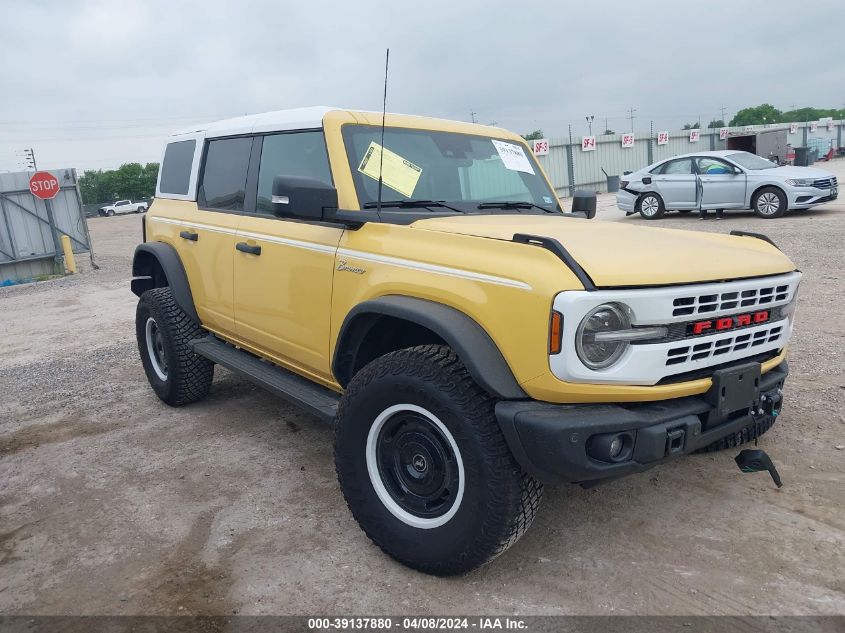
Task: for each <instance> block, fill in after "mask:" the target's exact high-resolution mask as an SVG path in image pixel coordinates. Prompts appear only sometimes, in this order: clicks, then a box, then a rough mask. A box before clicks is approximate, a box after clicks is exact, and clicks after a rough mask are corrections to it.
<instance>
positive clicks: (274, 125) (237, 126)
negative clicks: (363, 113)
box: [173, 106, 344, 138]
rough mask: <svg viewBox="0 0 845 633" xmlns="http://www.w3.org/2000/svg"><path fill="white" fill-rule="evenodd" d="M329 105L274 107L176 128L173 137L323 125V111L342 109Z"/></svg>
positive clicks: (223, 134)
mask: <svg viewBox="0 0 845 633" xmlns="http://www.w3.org/2000/svg"><path fill="white" fill-rule="evenodd" d="M343 109H344V108H332V107H328V106H311V107H308V108H293V109H291V110H276V111H274V112H263V113H261V114H249V115H247V116H239V117H234V118H232V119H223V120H222V121H214V122H212V123H203V124H201V125H197V126H194V127H191V128H187V129H184V130H179V131H178V132H175V133H174V134H173V136H181V135H183V134H197V133H204V134H205V136H206V137H212V138H213V137H216V136H234V135H237V134H252V133H255V132H277V131H284V130H303V129H309V128H321V127H323V117H324V116H325V114H326V112H332V111H334V110H343Z"/></svg>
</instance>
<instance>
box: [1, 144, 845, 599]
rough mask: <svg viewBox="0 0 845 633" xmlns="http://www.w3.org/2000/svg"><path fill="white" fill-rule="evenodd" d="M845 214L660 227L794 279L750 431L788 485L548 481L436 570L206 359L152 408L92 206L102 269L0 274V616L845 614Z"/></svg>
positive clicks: (124, 300) (703, 462)
mask: <svg viewBox="0 0 845 633" xmlns="http://www.w3.org/2000/svg"><path fill="white" fill-rule="evenodd" d="M829 167H830V168H831V169H833V170H834V171H836V172H837V173H838V175H839V177H840V181H842V180H843V178H845V162H841V161H840V162H834V163H831V164H830V165H829ZM843 212H845V200H843V201H837V202H836V203H834V204H829V205H825V206H824V207H821V208H819V209H816V210H813V211H805V212H796V213H792V214H790V215H788V216H787V217H785V218H782V219H779V220H770V221H764V220H760V219H758V218H756V217H755V216H753V215H752V214H750V213H734V214H730V215H729V216H728V217H727V219H725V220H724V221H721V222H716V221H714V220H711V221H708V222H699V221H697V220H695V219H694V218H690V217H684V216H677V215H670V216H668V217H666V218H665V219H664V220H662V221H661V222H660V223H657V224H656V225H657V226H666V227H675V228H687V229H693V230H704V231H718V232H725V233H727V232H728V231H730V230H732V229H744V230H751V231H759V232H764V233H766V234H767V235H769V236H770V237H771V238H772V239H773V240H774V241H775V242H776V243H778V244H779V245H780V247H781V248H782V249H783V250H784V251H786V252H787V253H788V254H790V255H791V256H792V257H793V259H794V260H795V262H796V263H797V264H798V266H799V268H800V269H801V270H802V271H803V272H804V273H805V278H804V281H803V283H802V288H801V300H800V308H799V311H798V323H797V328H796V333H795V337H794V342H793V344H792V346H791V358H790V365H791V368H792V376H791V378H790V380H789V382H788V383H787V388H786V408H785V411H784V413H783V415H782V416H781V417H780V418H779V421H778V424H777V425H776V426H775V428H774V429H773V430H772V431H770V432H769V433H768V434H767V435H766V436H765V437H764V438H763V439H762V440H761V442H760V445H761V447H762V448H764V449H766V450H767V451H769V453H770V454H771V455H772V457H773V458H774V460H775V462H776V464H777V466H778V468H779V470H780V472H781V475H782V477H783V479H784V481H785V483H786V485H785V486H784V488H782V489H776V488H775V487H774V486H773V484H772V482H771V481H770V480H769V478H768V475H766V474H764V473H761V474H756V475H743V474H741V473H740V472H739V471H738V470H737V469H736V467H735V465H734V464H733V457H734V453H733V452H726V453H719V454H715V455H697V456H692V457H689V458H686V459H683V460H679V461H677V462H674V463H670V464H666V465H663V466H660V467H658V468H655V469H653V470H651V471H649V472H647V473H643V474H641V475H635V476H632V477H629V478H626V479H624V480H621V481H618V482H613V483H610V484H607V485H605V486H601V487H598V488H595V489H592V490H583V489H581V488H580V487H577V486H565V487H558V488H552V489H547V493H546V498H545V500H544V504H543V507H542V508H541V510H540V513H539V516H538V518H537V520H536V522H535V524H534V526H533V527H532V529H531V530H529V532H528V533H527V534H526V535H525V537H524V538H523V539H522V540H521V541H520V542H519V543H518V544H517V545H516V546H514V547H513V548H511V549H510V550H509V551H508V552H507V553H506V554H505V555H503V556H502V557H500V558H499V559H497V560H496V561H495V562H494V563H493V564H491V565H489V566H488V567H486V568H484V569H482V570H479V571H476V572H474V573H472V574H469V575H467V576H465V577H462V578H452V579H438V578H432V577H428V576H424V575H421V574H418V573H415V572H413V571H410V570H408V569H406V568H404V567H402V566H400V565H398V564H396V563H394V562H393V561H392V560H390V559H389V558H387V557H386V556H384V555H383V554H382V553H381V552H380V551H379V550H378V549H377V548H375V547H374V546H373V545H372V544H371V543H370V542H369V541H368V540H367V538H366V537H365V536H364V534H363V533H362V532H361V531H360V530H359V529H358V527H357V525H356V524H355V522H354V521H353V519H352V517H351V515H350V514H349V512H348V511H347V509H346V507H345V505H344V502H343V499H342V497H341V495H340V492H339V490H338V487H337V484H336V481H335V477H334V466H333V463H332V455H331V453H332V448H331V433H330V430H329V428H328V427H327V426H324V425H323V424H322V423H320V422H319V421H317V420H316V419H314V418H312V417H309V416H308V415H304V414H302V413H300V412H298V411H296V410H294V409H293V408H291V407H289V406H288V405H287V404H285V403H284V402H282V401H280V400H278V399H276V398H274V397H272V396H270V395H268V394H266V393H263V392H261V391H258V390H257V389H255V388H253V387H252V386H251V385H249V384H248V383H245V382H244V381H242V380H241V379H239V378H237V377H235V376H234V375H232V374H230V373H228V372H226V371H225V370H220V369H219V368H218V370H217V373H216V378H215V384H214V388H213V390H212V394H211V396H210V397H209V398H208V399H207V400H205V401H203V402H201V403H198V404H196V405H192V406H189V407H186V408H182V409H171V408H168V407H167V406H165V405H164V404H162V403H161V402H160V401H159V400H158V399H157V398H156V397H155V396H154V395H153V393H152V391H151V390H150V389H149V387H148V385H147V382H146V379H145V377H144V374H143V372H142V369H141V364H140V362H139V360H138V357H137V351H136V347H135V342H134V324H133V322H134V310H135V303H136V298H135V297H134V296H133V295H132V294H131V293H130V292H129V284H128V279H129V276H130V261H131V255H132V251H133V248H134V246H135V244H136V243H137V242H138V240H139V239H140V234H141V231H140V217H138V216H125V217H116V218H94V219H91V220H90V221H89V225H90V229H91V235H92V238H93V241H94V246H95V249H96V253H97V261H98V263H99V265H100V268H99V270H90V267H85V268H86V270H87V272H84V273H83V274H80V275H77V276H74V277H68V278H64V279H60V280H57V281H52V282H44V283H39V284H36V285H31V286H22V287H13V288H8V289H0V391H2V394H3V405H2V410H0V613H3V614H229V613H244V614H308V613H311V614H313V613H339V614H349V613H366V614H402V613H409V612H410V613H418V614H423V613H425V614H429V613H447V614H490V613H501V614H511V613H518V614H521V615H530V614H655V615H659V614H685V615H686V614H738V615H745V614H842V613H845V583H843V573H842V568H843V562H845V559H844V558H843V551H845V549H844V548H843V546H845V538H843V537H845V474H844V473H843V471H845V468H843V466H845V451H843V450H839V449H837V446H839V447H842V446H843V445H845V417H843V407H845V369H844V368H843V336H845V326H843V323H842V321H840V320H839V319H838V318H835V314H837V313H838V311H839V309H837V308H836V307H835V306H836V305H838V302H839V301H841V297H842V295H843V293H845V275H844V274H843V273H845V258H843V255H842V245H843V237H845V229H843V220H845V213H843ZM621 216H622V214H621V213H620V212H619V211H618V210H616V209H615V208H613V200H612V198H611V197H608V196H602V197H601V201H600V212H599V220H606V221H624V222H629V223H632V224H642V223H643V222H644V221H643V220H641V219H640V218H639V217H632V218H628V219H625V218H623V217H621Z"/></svg>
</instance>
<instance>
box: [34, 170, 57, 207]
mask: <svg viewBox="0 0 845 633" xmlns="http://www.w3.org/2000/svg"><path fill="white" fill-rule="evenodd" d="M29 190H30V191H31V192H32V195H33V196H35V197H36V198H41V199H42V200H52V199H53V198H55V197H56V195H57V194H58V193H59V179H58V178H56V177H55V176H54V175H53V174H51V173H49V172H46V171H37V172H35V173H34V174H32V178H30V179H29Z"/></svg>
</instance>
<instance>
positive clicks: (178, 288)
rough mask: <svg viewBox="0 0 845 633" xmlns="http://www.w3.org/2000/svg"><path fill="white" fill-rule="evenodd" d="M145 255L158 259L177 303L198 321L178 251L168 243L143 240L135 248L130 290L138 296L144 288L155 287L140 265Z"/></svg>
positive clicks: (154, 281)
mask: <svg viewBox="0 0 845 633" xmlns="http://www.w3.org/2000/svg"><path fill="white" fill-rule="evenodd" d="M142 254H145V255H142ZM146 257H152V258H154V259H155V260H156V261H158V264H159V266H161V269H162V271H164V276H165V277H166V278H167V285H168V286H170V290H171V291H172V292H173V298H174V300H175V301H176V303H177V305H178V306H179V307H180V308H182V310H184V311H185V313H186V314H187V315H188V316H189V317H191V319H193V320H194V321H196V322H197V323H200V318H199V315H198V314H197V309H196V307H195V306H194V296H193V295H192V294H191V285H190V284H189V283H188V276H187V275H186V274H185V267H184V266H183V265H182V260H181V259H180V258H179V253H177V252H176V249H175V248H173V247H172V246H171V245H170V244H165V243H164V242H145V243H144V244H139V245H138V246H137V247H136V248H135V255H134V257H133V258H132V292H134V293H135V294H136V295H137V296H139V297H140V296H141V295H142V294H143V293H144V292H145V291H146V290H150V289H151V288H156V287H157V284H156V280H155V279H153V278H152V277H151V276H150V275H148V274H147V273H146V271H145V270H144V269H143V267H142V264H141V262H142V261H143V260H144V259H145V258H146Z"/></svg>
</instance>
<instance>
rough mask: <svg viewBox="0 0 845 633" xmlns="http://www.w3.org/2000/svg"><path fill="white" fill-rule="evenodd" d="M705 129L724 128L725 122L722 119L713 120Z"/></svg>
mask: <svg viewBox="0 0 845 633" xmlns="http://www.w3.org/2000/svg"><path fill="white" fill-rule="evenodd" d="M707 127H710V128H714V127H725V122H724V121H722V119H714V120H712V121H710V123H708V124H707Z"/></svg>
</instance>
